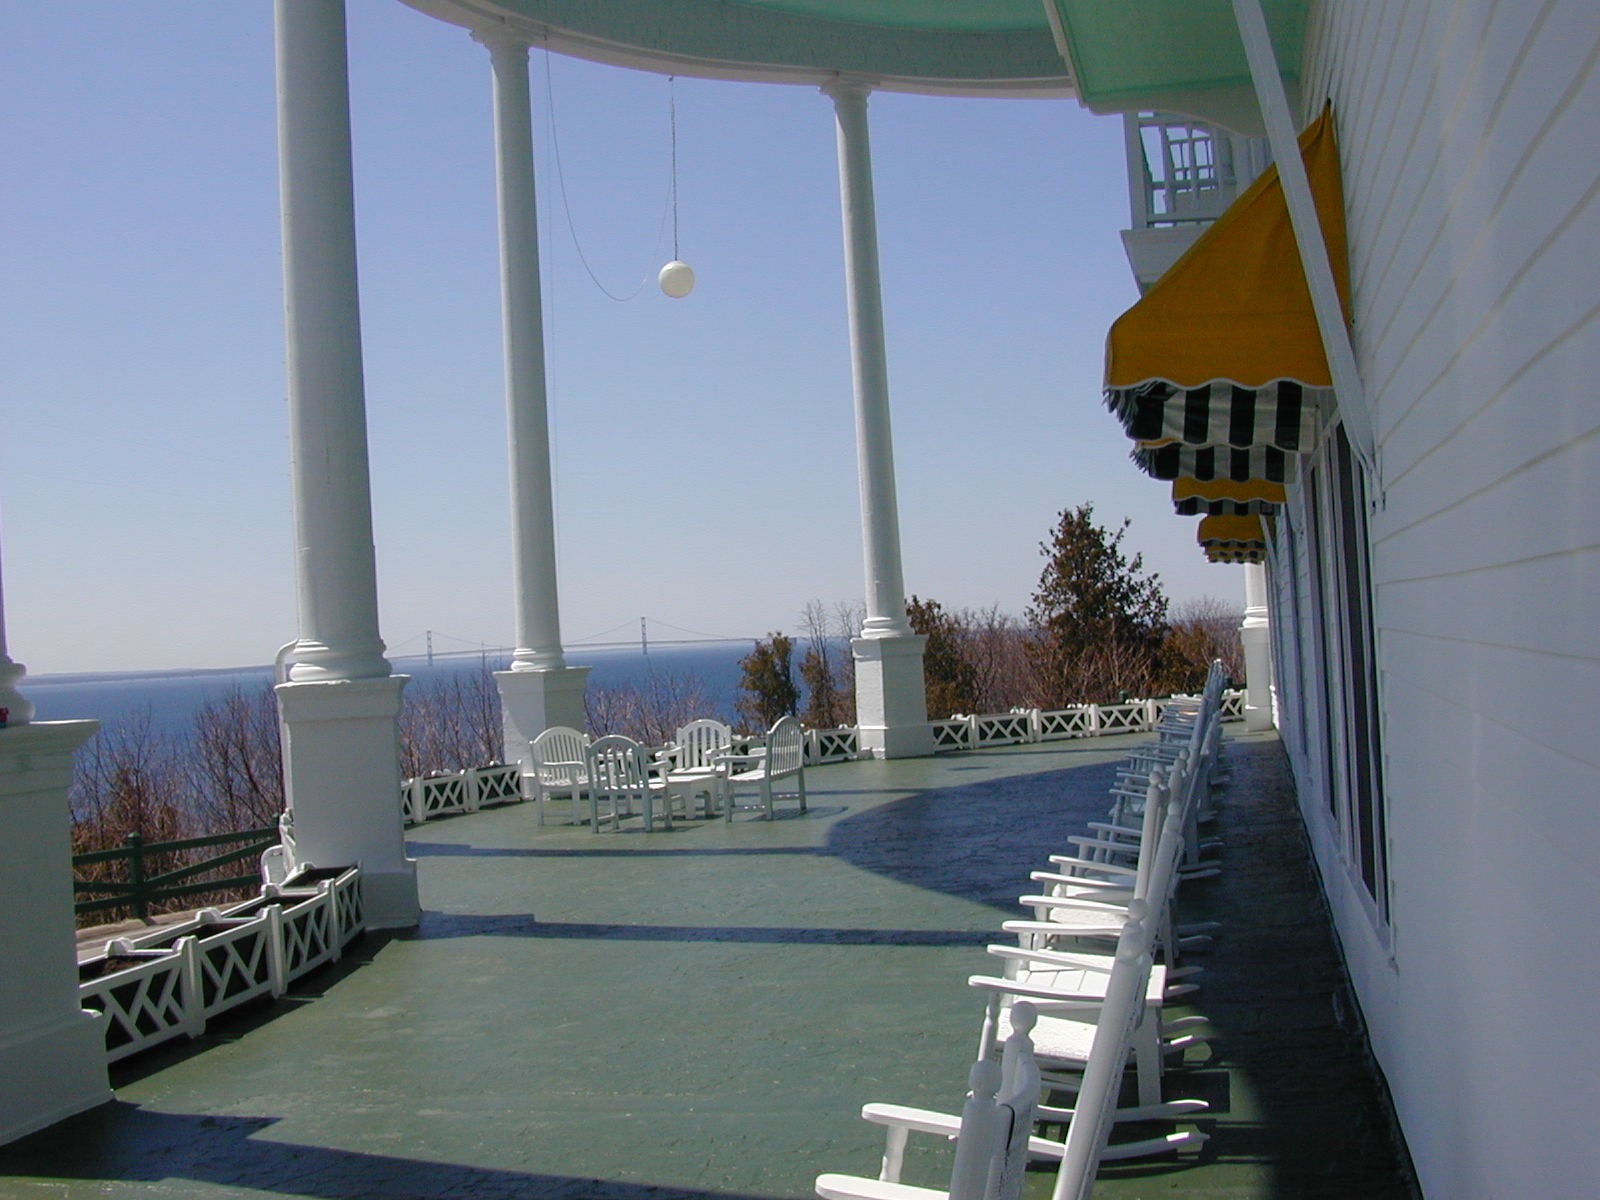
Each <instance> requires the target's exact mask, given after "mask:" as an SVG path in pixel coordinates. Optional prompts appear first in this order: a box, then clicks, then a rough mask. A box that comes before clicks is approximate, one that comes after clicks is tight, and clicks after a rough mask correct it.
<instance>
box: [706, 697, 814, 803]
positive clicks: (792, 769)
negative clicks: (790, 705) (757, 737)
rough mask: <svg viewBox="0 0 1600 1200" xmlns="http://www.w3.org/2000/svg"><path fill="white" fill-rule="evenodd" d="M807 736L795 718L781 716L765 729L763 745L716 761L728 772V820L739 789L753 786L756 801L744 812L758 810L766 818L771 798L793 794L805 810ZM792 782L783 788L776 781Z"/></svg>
mask: <svg viewBox="0 0 1600 1200" xmlns="http://www.w3.org/2000/svg"><path fill="white" fill-rule="evenodd" d="M805 755H806V735H805V730H803V729H801V728H800V722H799V721H797V720H796V719H795V718H794V717H780V718H779V719H778V721H777V723H776V724H774V725H773V727H772V728H771V729H770V730H769V731H768V732H767V736H766V738H765V740H764V742H763V744H762V745H761V746H760V747H759V748H758V749H757V750H756V751H755V752H754V753H751V754H729V755H723V756H722V757H720V758H718V759H717V760H716V761H717V762H718V764H720V765H721V766H722V769H723V770H725V771H726V772H727V789H728V790H727V806H726V814H727V818H728V820H730V821H731V820H733V812H734V809H736V808H740V807H741V806H740V805H739V803H738V796H739V789H740V788H746V789H748V788H754V789H755V790H756V791H757V793H758V795H759V803H757V804H751V805H745V806H743V807H744V808H745V809H746V810H747V811H755V810H756V809H760V810H761V811H762V812H764V813H765V814H766V818H767V820H769V821H770V820H772V818H773V800H774V798H775V797H777V796H779V795H783V796H794V797H795V798H796V799H798V800H799V801H800V811H801V812H805V811H806V774H805ZM785 781H792V782H789V783H788V784H787V786H785V787H781V788H780V787H779V786H778V785H779V784H782V783H784V782H785Z"/></svg>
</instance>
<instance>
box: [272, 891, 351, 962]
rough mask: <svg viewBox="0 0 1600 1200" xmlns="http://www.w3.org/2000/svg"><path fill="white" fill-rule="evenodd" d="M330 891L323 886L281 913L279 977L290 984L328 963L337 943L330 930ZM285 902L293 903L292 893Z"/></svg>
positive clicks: (333, 955) (332, 930) (331, 907)
mask: <svg viewBox="0 0 1600 1200" xmlns="http://www.w3.org/2000/svg"><path fill="white" fill-rule="evenodd" d="M332 895H333V890H332V888H331V886H330V885H329V884H327V883H323V884H322V885H321V886H320V887H319V888H318V889H317V891H316V893H315V894H314V895H311V896H305V897H302V898H300V899H299V902H298V903H294V904H289V905H288V906H286V907H285V908H284V910H283V920H282V924H283V976H284V979H285V981H286V982H290V983H292V982H294V981H295V980H296V979H299V978H300V976H302V975H304V974H305V973H306V972H307V971H311V970H314V969H315V968H317V967H320V966H321V965H322V964H323V963H325V962H332V961H333V959H334V957H335V955H336V953H337V951H338V943H337V941H336V938H335V933H336V931H335V929H334V927H333V916H334V909H333V900H332ZM283 898H284V900H285V901H290V900H294V899H295V897H294V895H293V893H289V894H286V895H285V896H284V897H283Z"/></svg>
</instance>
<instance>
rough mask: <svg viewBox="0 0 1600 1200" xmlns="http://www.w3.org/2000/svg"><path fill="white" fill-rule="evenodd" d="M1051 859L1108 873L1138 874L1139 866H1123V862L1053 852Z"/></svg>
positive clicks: (1062, 864) (1067, 864)
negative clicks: (1101, 860) (1098, 860)
mask: <svg viewBox="0 0 1600 1200" xmlns="http://www.w3.org/2000/svg"><path fill="white" fill-rule="evenodd" d="M1050 861H1051V862H1053V863H1056V864H1058V865H1059V866H1063V867H1084V868H1086V869H1090V870H1095V871H1104V872H1105V873H1106V874H1107V875H1130V876H1131V875H1137V874H1138V873H1139V870H1138V868H1137V867H1127V866H1123V864H1121V863H1110V862H1095V861H1094V860H1093V859H1092V858H1075V857H1073V856H1072V855H1070V854H1052V855H1051V856H1050Z"/></svg>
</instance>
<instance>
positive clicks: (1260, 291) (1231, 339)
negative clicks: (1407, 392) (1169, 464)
mask: <svg viewBox="0 0 1600 1200" xmlns="http://www.w3.org/2000/svg"><path fill="white" fill-rule="evenodd" d="M1300 148H1301V154H1302V156H1303V157H1304V159H1305V164H1306V173H1307V174H1308V175H1309V176H1310V178H1311V190H1312V194H1313V196H1314V198H1315V201H1316V206H1317V215H1318V217H1319V218H1320V219H1321V222H1322V233H1323V237H1324V238H1325V239H1326V240H1327V243H1328V256H1329V260H1330V261H1331V262H1332V264H1333V274H1334V280H1335V282H1336V284H1337V286H1338V289H1339V298H1340V301H1341V303H1342V304H1343V306H1344V309H1345V313H1346V318H1347V319H1348V314H1349V311H1350V295H1349V294H1350V281H1349V274H1350V272H1349V266H1348V263H1347V261H1346V247H1345V228H1344V202H1343V199H1342V193H1341V190H1340V180H1339V151H1338V146H1337V144H1336V143H1335V141H1334V132H1333V116H1332V110H1331V109H1329V108H1325V109H1324V110H1323V113H1322V115H1321V116H1320V117H1318V118H1317V120H1316V121H1315V122H1313V123H1312V124H1311V125H1310V126H1309V127H1308V128H1307V129H1306V130H1305V132H1304V133H1302V134H1301V135H1300ZM1280 379H1291V380H1294V381H1296V382H1298V383H1300V384H1301V385H1303V386H1305V387H1313V388H1327V387H1331V386H1332V382H1333V381H1332V377H1331V375H1330V374H1329V371H1328V360H1327V357H1326V355H1324V354H1323V351H1322V337H1321V334H1320V333H1319V332H1318V329H1317V319H1316V314H1315V312H1314V311H1313V310H1312V307H1311V293H1310V291H1309V290H1308V289H1307V287H1306V279H1305V271H1304V270H1303V269H1302V267H1301V265H1300V251H1299V247H1298V246H1297V244H1296V242H1295V240H1294V230H1293V228H1292V227H1291V226H1290V224H1289V210H1288V207H1287V206H1286V205H1285V204H1284V199H1283V185H1282V184H1281V183H1279V181H1278V171H1277V168H1276V167H1275V166H1274V167H1269V168H1267V170H1266V171H1265V172H1264V173H1263V174H1262V175H1261V177H1260V178H1258V179H1257V180H1256V181H1255V183H1253V184H1251V185H1250V187H1249V188H1248V189H1247V190H1246V191H1245V192H1244V194H1243V195H1241V196H1240V197H1239V198H1238V199H1237V200H1235V201H1234V202H1233V204H1232V205H1231V206H1230V207H1229V208H1228V211H1227V212H1225V213H1223V214H1222V216H1221V217H1219V218H1218V219H1217V221H1216V223H1215V224H1214V225H1212V226H1211V228H1209V229H1207V230H1206V231H1205V232H1204V233H1203V234H1201V235H1200V237H1199V239H1198V240H1197V241H1196V242H1195V244H1194V245H1193V246H1191V247H1190V248H1189V251H1188V253H1186V254H1185V255H1184V256H1183V257H1182V258H1180V259H1179V260H1178V261H1177V262H1176V263H1174V264H1173V266H1172V268H1171V269H1170V270H1168V271H1167V273H1166V274H1165V275H1163V276H1162V277H1161V278H1160V279H1159V280H1157V281H1156V284H1155V286H1154V287H1152V288H1151V289H1150V291H1149V292H1148V293H1146V295H1145V296H1144V298H1143V299H1141V300H1140V301H1139V302H1138V303H1137V304H1135V305H1134V306H1133V307H1132V308H1130V309H1129V310H1128V311H1127V312H1125V313H1124V314H1123V315H1122V316H1121V317H1119V318H1118V319H1117V321H1116V322H1115V324H1113V325H1112V326H1111V332H1110V334H1109V335H1108V336H1107V338H1106V388H1107V389H1108V391H1109V390H1119V389H1129V388H1134V387H1137V386H1139V385H1141V384H1145V383H1150V382H1153V381H1157V380H1159V381H1164V382H1165V383H1168V384H1171V385H1173V386H1174V387H1176V388H1180V389H1187V388H1199V387H1203V386H1205V385H1208V384H1211V383H1214V382H1218V381H1227V382H1231V383H1235V384H1238V385H1240V386H1242V387H1246V388H1263V387H1265V386H1267V385H1268V384H1271V383H1274V382H1275V381H1277V380H1280ZM1300 448H1301V449H1309V447H1300Z"/></svg>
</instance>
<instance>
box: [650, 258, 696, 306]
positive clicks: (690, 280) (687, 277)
mask: <svg viewBox="0 0 1600 1200" xmlns="http://www.w3.org/2000/svg"><path fill="white" fill-rule="evenodd" d="M657 278H658V280H659V282H660V284H661V290H662V291H663V292H665V293H666V294H667V295H669V296H671V297H672V298H673V299H674V300H682V299H683V298H684V297H685V296H687V295H688V294H689V293H690V292H692V291H694V268H693V267H691V266H690V265H689V264H688V263H686V262H684V261H683V260H682V259H678V258H675V259H673V260H672V261H671V262H669V263H668V264H667V265H666V266H664V267H662V268H661V274H660V275H659V276H658V277H657Z"/></svg>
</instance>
